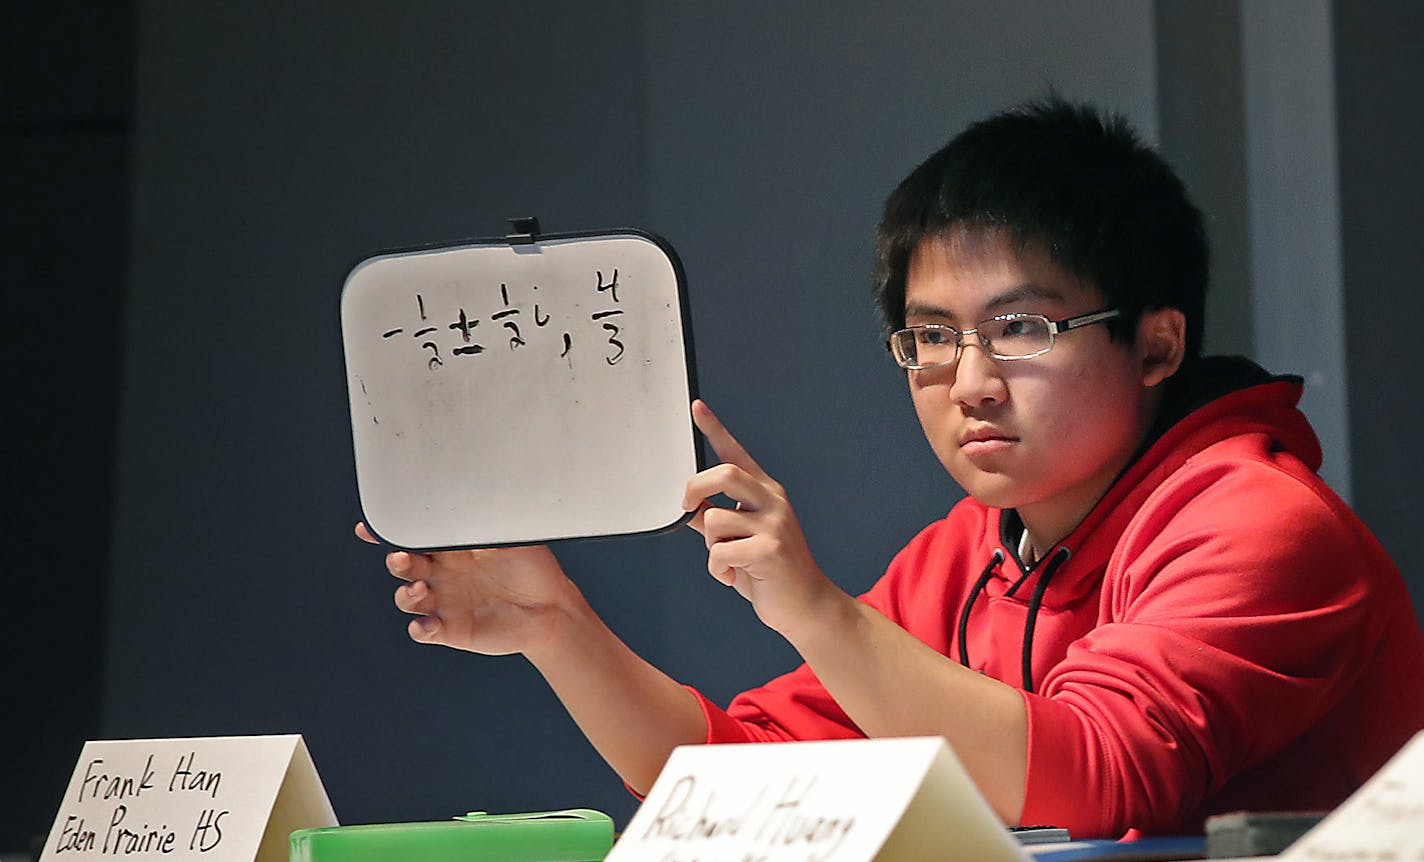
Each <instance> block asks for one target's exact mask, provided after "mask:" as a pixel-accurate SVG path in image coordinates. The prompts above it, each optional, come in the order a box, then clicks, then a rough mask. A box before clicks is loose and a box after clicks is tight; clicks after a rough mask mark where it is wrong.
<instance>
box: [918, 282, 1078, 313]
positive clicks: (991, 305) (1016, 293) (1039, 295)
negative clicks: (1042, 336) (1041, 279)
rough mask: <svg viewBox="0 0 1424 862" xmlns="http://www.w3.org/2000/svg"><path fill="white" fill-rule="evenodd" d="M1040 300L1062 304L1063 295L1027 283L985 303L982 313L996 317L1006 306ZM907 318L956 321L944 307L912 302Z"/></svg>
mask: <svg viewBox="0 0 1424 862" xmlns="http://www.w3.org/2000/svg"><path fill="white" fill-rule="evenodd" d="M1035 299H1036V300H1040V301H1044V300H1046V301H1049V302H1061V301H1062V300H1063V299H1064V297H1063V294H1062V293H1060V292H1059V291H1057V290H1054V289H1053V288H1051V287H1048V286H1047V285H1042V284H1037V283H1035V282H1032V281H1026V282H1024V283H1023V284H1020V285H1016V286H1014V287H1011V288H1009V289H1008V290H1006V291H1004V292H1003V293H1001V294H999V295H998V296H995V297H993V298H992V299H990V300H989V301H988V302H986V303H984V308H983V310H982V312H981V313H983V314H987V315H989V316H990V317H992V316H994V314H995V313H997V312H998V311H999V310H1000V309H1003V308H1005V307H1006V306H1010V305H1015V304H1017V303H1020V302H1027V301H1030V300H1035ZM905 317H906V318H911V317H942V318H946V319H948V320H955V319H956V316H955V314H954V312H952V311H950V310H949V309H947V308H944V307H943V306H939V305H934V304H932V303H928V302H918V301H917V302H910V303H906V305H905Z"/></svg>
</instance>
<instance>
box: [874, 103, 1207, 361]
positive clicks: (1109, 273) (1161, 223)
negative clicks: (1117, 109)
mask: <svg viewBox="0 0 1424 862" xmlns="http://www.w3.org/2000/svg"><path fill="white" fill-rule="evenodd" d="M961 227H963V228H969V229H985V228H987V229H1000V230H1005V231H1007V233H1008V236H1009V237H1010V238H1011V239H1012V241H1013V242H1014V243H1015V247H1016V248H1018V249H1020V250H1021V249H1023V248H1024V247H1025V246H1027V245H1028V244H1030V243H1038V244H1041V245H1042V246H1043V247H1044V248H1045V249H1046V250H1047V251H1048V253H1049V255H1050V256H1051V257H1052V259H1053V261H1054V262H1055V263H1056V264H1058V265H1059V266H1061V267H1063V268H1064V269H1065V270H1067V271H1068V272H1069V273H1071V274H1072V275H1074V276H1076V277H1077V278H1079V279H1082V280H1084V281H1088V282H1091V283H1092V284H1093V285H1094V286H1096V287H1097V288H1098V289H1099V290H1100V291H1102V293H1103V295H1104V296H1105V297H1106V298H1107V302H1108V305H1110V306H1113V307H1116V308H1119V309H1121V312H1122V313H1121V315H1120V316H1119V317H1118V318H1117V319H1115V320H1111V321H1109V322H1108V331H1109V332H1110V333H1112V337H1113V338H1115V339H1118V340H1131V338H1132V337H1133V333H1135V332H1136V328H1137V320H1138V318H1139V317H1140V316H1141V314H1142V312H1143V311H1144V310H1147V309H1159V308H1175V309H1178V310H1180V311H1181V312H1182V313H1183V314H1184V315H1185V317H1186V322H1187V340H1186V358H1187V359H1189V360H1190V359H1193V358H1195V357H1197V356H1198V355H1199V354H1200V352H1201V338H1202V317H1203V314H1204V310H1205V304H1206V286H1207V243H1206V232H1205V229H1204V227H1203V225H1202V216H1201V212H1200V211H1199V210H1198V209H1197V208H1196V206H1195V205H1193V204H1192V202H1191V200H1190V199H1189V198H1188V197H1187V193H1186V189H1185V188H1184V187H1183V186H1182V181H1181V180H1180V179H1179V178H1178V177H1177V175H1176V174H1175V173H1173V171H1172V169H1171V168H1170V167H1169V166H1168V165H1167V163H1166V162H1165V161H1163V160H1162V158H1161V156H1159V155H1158V154H1157V153H1156V152H1155V151H1153V150H1152V149H1151V148H1150V147H1148V146H1146V145H1145V144H1143V143H1142V141H1141V139H1140V138H1139V137H1138V135H1137V133H1136V132H1135V131H1134V130H1133V128H1132V126H1131V125H1129V124H1128V122H1127V121H1126V120H1125V119H1123V118H1122V117H1121V116H1119V115H1117V114H1110V113H1105V112H1102V111H1099V110H1098V109H1096V108H1094V107H1092V106H1090V105H1087V104H1074V103H1070V102H1067V101H1065V100H1063V99H1061V98H1059V97H1058V96H1056V95H1049V96H1048V97H1046V98H1043V99H1040V100H1036V101H1033V102H1028V103H1025V104H1022V105H1019V106H1017V107H1015V108H1010V109H1009V110H1007V111H1004V112H1002V113H999V114H996V115H994V116H992V117H989V118H987V119H984V120H981V121H979V122H977V123H975V124H973V125H971V126H970V127H969V128H967V129H965V130H964V131H963V132H961V133H960V134H959V135H957V136H956V137H955V138H954V139H953V140H951V141H950V142H949V143H948V144H946V145H945V146H944V148H943V149H941V150H939V151H938V152H936V153H935V154H934V155H932V156H930V157H929V158H928V159H926V160H925V162H924V163H923V164H921V165H920V166H919V167H917V168H915V170H914V171H912V172H911V173H910V175H909V176H908V177H906V178H905V180H904V181H903V182H901V183H900V185H899V186H898V187H897V188H896V189H895V191H894V192H892V193H891V194H890V197H889V198H888V199H887V200H886V202H885V213H884V216H883V217H882V219H881V221H880V228H879V231H878V232H877V236H876V243H875V296H876V301H877V303H878V304H879V306H880V312H881V314H882V315H883V317H884V320H885V324H886V326H887V328H888V329H891V330H894V329H899V328H901V327H903V326H904V325H905V278H906V272H907V270H908V268H909V263H910V256H911V255H912V254H913V253H914V251H915V248H916V247H917V246H918V245H919V244H920V242H921V241H922V240H924V239H925V238H926V237H935V236H943V235H945V234H947V233H948V232H949V231H951V230H952V229H956V228H961Z"/></svg>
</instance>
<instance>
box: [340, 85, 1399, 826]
mask: <svg viewBox="0 0 1424 862" xmlns="http://www.w3.org/2000/svg"><path fill="white" fill-rule="evenodd" d="M877 250H878V267H877V291H878V298H879V301H880V304H881V309H882V311H883V313H884V314H885V317H886V319H887V321H888V323H889V328H890V330H891V331H892V335H891V338H890V347H891V350H892V354H893V355H894V357H895V359H896V360H897V361H898V362H899V363H900V364H901V365H902V366H903V367H904V368H905V369H906V373H907V377H908V383H909V389H910V395H911V397H912V399H913V400H914V404H915V408H916V411H917V413H918V415H919V419H920V422H921V424H922V425H923V427H924V430H925V434H926V436H927V438H928V439H929V443H930V445H931V447H932V448H933V449H934V451H935V453H936V454H937V455H938V456H939V459H940V461H941V462H942V463H943V464H944V466H945V469H947V470H948V471H949V473H950V475H951V476H953V477H954V479H955V481H957V482H958V483H959V484H960V485H961V486H963V487H964V489H965V490H966V491H967V492H968V493H969V495H970V496H969V497H968V498H967V499H965V500H963V501H962V502H961V503H959V504H958V505H956V506H955V507H954V509H953V510H952V511H950V513H949V514H948V515H947V516H946V517H945V518H944V519H943V520H941V521H938V522H936V523H934V524H931V525H930V526H928V527H926V528H925V530H924V531H923V532H921V533H920V535H918V536H917V537H916V538H915V539H914V540H913V541H912V542H911V543H910V544H909V545H908V546H907V547H906V548H905V549H904V550H903V551H902V552H901V553H900V554H898V555H897V556H896V558H895V559H894V561H893V562H892V563H891V564H890V568H889V570H888V571H887V573H886V574H885V576H884V578H882V579H881V580H880V581H879V582H878V583H877V584H876V585H875V587H874V588H873V589H871V591H870V592H869V593H867V594H866V595H865V596H862V597H860V599H856V598H853V597H851V596H849V595H847V594H846V593H845V592H843V591H842V590H841V589H840V588H838V587H837V586H836V585H835V584H833V583H832V582H831V581H829V580H828V579H827V578H826V577H825V575H824V574H822V572H821V570H820V569H819V568H818V567H817V565H816V562H815V560H814V559H813V558H812V555H811V552H810V550H809V549H808V548H807V546H806V542H805V540H804V539H803V537H802V534H801V531H800V528H799V527H798V525H797V521H796V517H795V515H794V513H793V511H792V508H791V505H790V503H789V502H788V500H787V495H786V492H785V490H784V489H783V488H782V487H781V486H780V485H778V484H777V483H776V482H775V481H774V480H773V479H772V478H771V477H770V476H769V475H768V474H767V472H766V471H765V470H763V469H762V468H761V467H760V466H759V465H758V464H757V463H756V461H754V460H753V459H752V457H751V456H750V455H749V454H748V453H747V452H746V451H745V450H744V449H743V448H742V447H741V446H740V445H739V444H738V443H737V442H736V440H735V439H734V438H733V437H732V436H731V434H729V433H728V432H727V430H726V429H725V428H723V427H722V425H721V424H720V423H719V422H718V421H717V419H716V418H715V417H714V416H713V414H712V413H711V411H709V410H708V409H707V407H706V406H705V405H703V404H702V403H700V402H697V403H694V404H693V418H694V421H695V422H696V424H697V427H698V428H700V429H701V430H702V432H703V433H704V434H705V435H706V437H707V439H708V440H709V442H710V443H711V445H712V447H713V449H714V450H715V451H716V452H717V454H718V456H719V457H720V458H721V460H722V463H721V464H720V465H718V466H716V467H713V468H711V469H709V470H706V471H704V472H702V473H700V474H698V475H697V476H695V477H693V479H692V480H691V481H690V482H689V483H688V487H687V494H686V499H685V506H686V507H687V509H688V510H689V511H694V512H695V513H696V514H695V516H694V518H693V520H692V526H693V527H694V528H696V529H697V530H698V531H699V532H700V533H702V535H703V536H704V537H705V539H706V544H707V548H708V554H707V568H708V570H709V572H710V573H711V574H712V575H713V577H715V578H717V579H718V580H720V581H721V582H723V583H725V584H727V585H729V586H732V587H734V588H735V589H736V590H737V591H738V592H739V593H740V594H741V595H742V596H743V597H744V598H746V599H747V600H748V601H749V602H750V603H751V604H752V606H753V608H754V609H755V611H756V613H757V615H758V617H759V618H760V619H761V620H762V621H763V622H764V623H765V624H766V625H768V626H770V627H771V628H773V629H775V630H776V631H777V632H779V633H781V634H782V635H783V636H785V637H786V638H787V640H788V641H790V643H791V644H792V645H793V646H794V647H795V648H796V649H797V651H798V652H799V653H800V654H801V656H802V657H803V658H804V659H805V661H806V664H805V665H804V666H802V667H801V668H799V669H797V670H795V671H793V672H791V673H789V674H787V675H785V676H783V677H780V678H778V679H776V680H773V681H772V682H770V683H768V684H767V685H765V686H763V687H761V688H758V689H755V690H753V691H749V692H746V693H744V694H742V695H740V696H739V697H738V698H736V699H735V700H734V702H733V703H732V704H731V705H730V707H728V708H727V709H726V710H723V709H721V708H719V707H718V706H716V705H714V704H712V703H710V702H708V701H707V700H706V699H705V698H703V697H702V696H701V695H700V694H698V693H697V692H696V691H695V690H693V689H689V688H685V687H683V686H681V685H679V684H677V683H676V682H674V681H673V680H671V679H670V678H668V677H667V676H665V675H664V674H662V673H661V672H660V671H658V670H657V669H655V668H654V667H652V666H651V665H649V664H647V663H646V662H644V661H643V660H642V659H640V658H639V657H638V656H636V655H635V654H633V653H632V652H631V651H630V650H629V649H628V648H627V647H626V646H625V645H624V644H623V643H622V642H621V641H620V640H619V639H618V638H617V637H616V636H615V635H613V633H612V632H611V631H609V630H608V628H607V627H606V626H605V625H604V624H603V622H602V621H601V620H600V619H599V618H598V616H597V615H596V614H595V613H594V612H593V611H592V610H591V609H590V608H589V606H588V604H587V603H586V602H585V601H584V600H583V598H582V596H581V595H580V594H579V592H578V590H577V589H576V588H575V587H574V585H573V584H572V583H571V582H570V581H569V580H568V579H567V578H566V577H565V576H564V575H563V573H562V571H561V570H560V568H559V566H558V563H557V562H556V561H555V559H554V557H553V556H552V554H550V553H549V551H548V550H547V549H544V548H514V549H502V550H491V551H474V552H450V553H441V554H431V555H412V554H407V553H402V552H396V553H392V554H390V555H388V557H387V565H388V567H389V569H390V571H391V572H392V573H393V574H395V575H396V576H397V577H399V578H402V579H403V580H405V581H406V582H407V583H406V584H404V585H402V586H401V587H400V588H399V589H398V590H397V592H396V604H397V605H398V606H399V607H400V608H401V609H402V610H404V611H407V612H409V613H412V614H416V615H417V616H416V619H414V620H413V621H412V622H411V625H410V632H411V636H412V637H414V638H415V639H416V640H420V641H426V642H431V643H442V644H446V645H449V646H453V647H458V648H461V649H467V650H472V651H475V652H482V653H510V652H519V653H522V654H524V655H525V656H526V657H528V659H529V660H530V661H531V662H533V664H534V665H535V666H536V667H537V668H538V669H539V670H540V671H541V672H542V673H543V675H544V677H545V678H546V679H547V680H548V682H549V683H550V685H552V686H553V689H554V690H555V691H556V692H557V693H558V695H559V697H560V698H561V700H562V701H563V703H564V704H565V706H566V707H567V708H568V709H569V711H570V713H571V714H572V715H573V717H574V718H575V720H576V721H577V722H578V724H579V726H580V727H581V728H582V729H583V731H584V732H585V733H586V734H587V735H588V737H589V739H590V740H591V741H592V742H593V743H594V745H595V746H596V747H597V748H598V750H599V751H600V753H601V754H602V755H603V757H604V758H605V759H606V760H607V761H608V762H609V763H610V764H611V765H612V766H613V767H614V768H615V769H616V770H617V771H618V772H619V773H620V774H621V775H622V776H623V778H624V779H625V780H626V781H627V783H628V784H629V785H630V786H632V787H633V788H634V789H636V790H647V789H648V787H649V786H650V785H651V783H652V781H653V779H654V778H655V777H656V775H657V773H658V770H659V769H660V767H661V766H662V764H663V762H664V760H665V759H666V757H667V755H668V753H669V752H670V751H671V750H672V748H673V747H674V746H677V745H680V744H684V743H695V742H704V741H706V742H729V741H745V740H784V739H813V738H814V739H823V738H835V737H851V736H860V735H865V736H904V735H939V736H943V737H944V738H946V739H947V740H948V741H949V743H950V745H951V746H952V747H953V748H954V750H955V752H956V753H957V754H958V756H959V758H960V759H961V760H962V761H963V763H964V766H965V768H966V769H967V770H968V772H969V774H970V775H971V776H972V777H973V779H974V780H975V781H976V783H977V784H978V786H979V788H980V789H981V791H982V792H983V793H984V796H985V797H986V798H987V799H988V801H989V803H990V804H991V805H992V806H993V808H994V809H995V811H997V812H998V814H999V815H1000V816H1001V817H1002V818H1003V819H1004V821H1005V822H1006V823H1010V824H1016V823H1020V822H1032V823H1051V824H1055V825H1061V826H1066V827H1068V828H1069V829H1070V830H1071V831H1072V833H1073V834H1074V836H1075V837H1089V836H1117V835H1121V834H1123V833H1125V832H1128V831H1129V830H1138V831H1140V832H1172V831H1187V830H1192V829H1196V828H1199V827H1200V824H1201V822H1202V820H1203V819H1204V817H1205V816H1207V815H1209V814H1211V813H1215V812H1221V811H1231V810H1239V809H1257V810H1260V809H1324V808H1329V807H1331V806H1333V805H1335V804H1337V803H1338V802H1340V801H1341V800H1342V799H1343V798H1344V797H1345V796H1346V795H1347V794H1348V793H1349V792H1350V791H1351V790H1353V789H1354V788H1355V787H1356V786H1358V784H1359V783H1360V782H1361V781H1362V780H1363V779H1365V778H1366V777H1367V776H1369V775H1370V774H1371V773H1372V772H1374V771H1375V770H1376V769H1377V768H1378V767H1379V766H1380V765H1381V764H1382V763H1383V762H1384V760H1385V759H1386V758H1387V757H1388V756H1389V755H1390V754H1392V753H1393V752H1394V751H1395V750H1397V749H1398V748H1399V746H1401V745H1402V744H1403V743H1404V742H1405V741H1406V740H1407V739H1408V738H1409V736H1410V735H1411V734H1413V733H1414V732H1415V731H1417V730H1419V729H1420V728H1424V695H1421V694H1420V692H1419V687H1418V686H1417V685H1413V684H1411V683H1410V681H1418V680H1421V679H1424V636H1421V633H1420V629H1419V625H1418V622H1417V621H1416V619H1415V617H1414V614H1413V611H1412V609H1411V605H1410V602H1409V598H1408V595H1407V593H1406V591H1405V589H1404V586H1403V584H1402V581H1401V579H1400V576H1399V574H1398V572H1397V571H1396V570H1395V568H1394V566H1393V565H1392V563H1391V562H1390V561H1389V559H1388V557H1387V556H1386V555H1385V553H1384V552H1383V550H1382V549H1381V548H1380V547H1379V545H1378V544H1377V543H1376V542H1375V540H1374V539H1373V538H1372V537H1371V536H1370V535H1369V533H1368V531H1367V530H1366V529H1365V528H1364V526H1363V525H1362V524H1361V523H1360V522H1359V521H1358V519H1357V518H1356V517H1355V516H1354V515H1353V513H1351V512H1350V510H1349V509H1348V508H1347V507H1346V506H1345V505H1344V504H1343V503H1342V502H1341V501H1340V500H1339V499H1338V498H1337V497H1336V496H1335V495H1334V494H1333V493H1332V492H1331V491H1330V489H1329V488H1327V487H1326V486H1325V485H1324V483H1323V482H1321V480H1320V479H1319V478H1318V477H1317V476H1316V474H1315V470H1316V468H1317V467H1318V466H1319V463H1320V457H1321V455H1320V450H1319V446H1318V444H1317V442H1316V440H1315V436H1314V434H1313V433H1312V431H1311V430H1310V427H1309V425H1308V424H1307V422H1306V420H1305V419H1304V417H1303V416H1302V415H1301V414H1300V413H1299V412H1298V411H1297V410H1296V407H1295V404H1296V401H1297V399H1298V398H1299V396H1300V391H1301V386H1300V381H1299V380H1298V379H1296V378H1274V377H1271V376H1269V375H1267V374H1266V373H1265V372H1263V371H1261V370H1260V369H1259V368H1256V367H1255V366H1253V365H1251V364H1250V363H1248V362H1246V361H1245V360H1224V359H1201V358H1198V353H1199V351H1200V343H1201V322H1202V308H1203V298H1204V293H1205V282H1206V269H1207V267H1206V248H1205V242H1204V239H1203V232H1202V227H1201V218H1200V215H1199V214H1198V212H1197V211H1196V209H1195V208H1194V207H1193V206H1192V205H1191V203H1190V202H1189V201H1188V200H1187V198H1186V195H1185V193H1184V191H1183V189H1182V187H1181V184H1180V182H1179V181H1178V180H1177V178H1176V177H1175V176H1174V175H1173V174H1172V172H1171V170H1170V169H1169V168H1167V167H1166V165H1165V164H1163V163H1162V161H1161V160H1160V159H1159V158H1158V157H1157V156H1156V155H1155V154H1154V153H1153V152H1152V151H1150V150H1149V149H1147V148H1145V147H1143V146H1142V145H1141V144H1140V143H1139V142H1138V141H1137V140H1136V138H1135V137H1134V135H1133V134H1132V132H1131V131H1130V130H1129V129H1128V128H1127V127H1126V125H1125V124H1124V123H1122V122H1121V121H1120V120H1117V119H1112V118H1104V117H1103V116H1101V115H1099V114H1098V113H1096V112H1094V111H1093V110H1091V109H1089V108H1086V107H1081V106H1074V105H1069V104H1066V103H1063V102H1059V101H1056V100H1050V101H1047V102H1043V103H1038V104H1033V105H1028V106H1025V107H1022V108H1020V109H1017V110H1013V111H1010V112H1006V113H1004V114H1000V115H997V116H995V117H991V118H989V119H987V120H985V121H983V122H981V123H978V124H975V125H974V126H972V127H970V128H969V129H968V130H966V131H965V132H964V133H962V134H961V135H959V136H958V137H956V138H955V139H954V140H953V141H951V142H950V143H949V144H948V145H947V146H946V147H945V148H944V149H943V150H941V151H940V152H938V153H936V154H935V155H933V156H932V157H931V158H930V159H929V160H928V161H926V162H925V163H924V164H923V165H921V166H920V167H919V168H917V169H916V170H915V171H914V172H913V173H912V174H911V175H910V176H909V177H908V178H907V179H906V180H905V181H904V182H903V183H902V184H901V185H900V187H899V188H898V189H897V190H896V191H895V192H894V193H893V194H892V195H891V197H890V199H889V201H888V203H887V206H886V211H885V216H884V219H883V221H882V223H881V226H880V232H879V240H878V247H877ZM1302 337H1308V334H1305V333H1303V334H1302ZM719 493H720V494H725V495H726V496H728V497H729V498H731V499H732V500H734V501H736V504H737V505H736V507H735V508H723V507H718V506H714V505H711V504H710V503H709V502H708V501H709V500H710V499H712V498H713V497H714V496H715V495H717V494H719ZM358 533H360V534H361V535H362V536H363V537H365V538H368V539H369V538H370V537H369V534H368V533H366V532H365V530H364V528H362V527H359V526H358Z"/></svg>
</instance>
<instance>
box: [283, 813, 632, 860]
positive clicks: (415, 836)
mask: <svg viewBox="0 0 1424 862" xmlns="http://www.w3.org/2000/svg"><path fill="white" fill-rule="evenodd" d="M612 846H613V820H612V818H610V817H609V816H608V815H607V814H604V813H603V812H601V811H592V810H590V809H587V808H570V809H568V810H566V811H538V812H534V813H531V814H486V813H485V812H483V811H475V812H472V813H470V814H466V815H464V816H463V817H456V818H455V819H453V820H443V821H437V822H431V823H379V824H371V825H368V826H330V827H326V828H323V829H299V830H297V831H296V832H293V833H292V839H291V855H290V860H291V862H599V860H601V859H603V857H604V856H606V855H608V851H609V849H610V848H611V847H612Z"/></svg>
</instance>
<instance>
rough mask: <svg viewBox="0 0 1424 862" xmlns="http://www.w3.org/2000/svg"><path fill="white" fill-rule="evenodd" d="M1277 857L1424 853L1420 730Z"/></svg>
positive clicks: (1364, 860) (1367, 860)
mask: <svg viewBox="0 0 1424 862" xmlns="http://www.w3.org/2000/svg"><path fill="white" fill-rule="evenodd" d="M1279 858H1281V859H1285V860H1290V862H1317V860H1319V862H1325V860H1329V862H1340V861H1341V860H1349V862H1397V860H1404V859H1424V732H1421V733H1418V734H1416V735H1415V736H1414V738H1413V739H1412V740H1410V741H1409V743H1408V744H1407V745H1405V746H1404V748H1402V749H1400V751H1399V753H1398V754H1396V755H1395V756H1394V757H1392V758H1391V759H1390V760H1389V762H1388V763H1386V764H1385V765H1384V766H1383V767H1381V769H1380V771H1379V772H1377V773H1375V776H1374V777H1373V778H1371V779H1370V780H1369V781H1367V782H1365V783H1364V785H1363V786H1362V787H1361V788H1360V789H1359V790H1357V791H1355V792H1354V793H1353V794H1352V795H1351V796H1350V798H1349V799H1347V800H1345V802H1344V804H1343V805H1341V806H1340V807H1339V808H1337V809H1335V811H1334V812H1332V813H1331V814H1330V816H1329V817H1326V818H1325V819H1324V820H1322V821H1320V823H1319V824H1317V825H1316V826H1315V828H1313V829H1311V830H1310V831H1309V832H1307V833H1305V835H1303V836H1301V837H1300V839H1299V840H1298V841H1296V842H1295V843H1294V844H1292V845H1291V846H1290V847H1288V848H1286V851H1285V852H1284V853H1282V854H1281V855H1280V857H1279Z"/></svg>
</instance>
